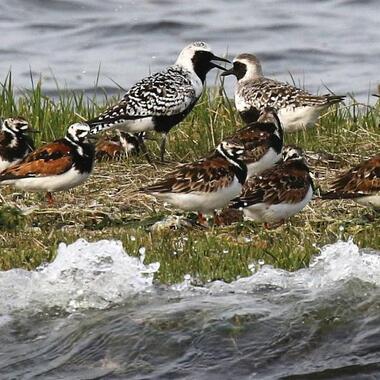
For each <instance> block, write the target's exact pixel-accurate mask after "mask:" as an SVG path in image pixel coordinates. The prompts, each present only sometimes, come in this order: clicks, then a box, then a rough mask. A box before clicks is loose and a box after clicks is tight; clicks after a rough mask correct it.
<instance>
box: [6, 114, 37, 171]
mask: <svg viewBox="0 0 380 380" xmlns="http://www.w3.org/2000/svg"><path fill="white" fill-rule="evenodd" d="M30 132H35V131H34V130H33V129H31V128H30V127H29V124H28V122H27V121H26V120H25V119H24V118H22V117H15V118H12V117H11V118H8V119H4V120H3V121H2V122H1V127H0V173H1V172H2V171H3V170H5V169H7V168H8V167H10V166H12V165H15V164H17V163H18V162H20V161H21V160H22V159H23V158H24V157H25V156H26V155H27V154H28V153H30V152H31V151H32V150H33V149H34V143H33V140H32V139H31V138H30V136H29V133H30Z"/></svg>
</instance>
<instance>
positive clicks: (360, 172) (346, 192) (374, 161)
mask: <svg viewBox="0 0 380 380" xmlns="http://www.w3.org/2000/svg"><path fill="white" fill-rule="evenodd" d="M321 198H322V199H353V200H354V201H356V202H357V203H359V204H362V205H364V206H367V207H372V208H374V209H376V210H380V154H377V155H375V156H373V157H372V158H370V159H369V160H366V161H362V162H361V163H360V164H358V165H356V166H355V167H353V168H352V169H350V170H348V171H347V172H345V173H342V174H341V175H340V176H338V178H337V179H335V180H334V181H333V183H332V184H331V189H330V191H329V192H327V193H324V194H322V195H321Z"/></svg>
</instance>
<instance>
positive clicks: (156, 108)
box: [87, 42, 229, 161]
mask: <svg viewBox="0 0 380 380" xmlns="http://www.w3.org/2000/svg"><path fill="white" fill-rule="evenodd" d="M212 61H223V62H229V61H228V60H227V59H224V58H220V57H217V56H215V55H214V54H213V53H212V52H211V49H210V47H209V46H208V45H207V44H206V43H205V42H193V43H191V44H190V45H188V46H186V47H185V48H184V49H183V50H182V51H181V53H180V54H179V56H178V58H177V61H176V62H175V64H174V65H172V66H170V67H169V68H167V69H166V70H163V71H161V72H159V73H156V74H153V75H151V76H148V77H146V78H144V79H142V80H140V81H139V82H137V83H136V84H135V85H134V86H132V87H131V88H130V89H129V90H128V91H127V93H126V94H125V95H124V97H123V98H122V99H121V100H120V101H119V103H118V104H116V105H114V106H112V107H109V108H108V109H107V110H106V111H104V112H103V113H102V114H100V115H99V116H97V117H96V118H94V119H92V120H89V121H88V122H87V123H88V124H89V125H90V126H91V132H92V133H98V132H101V131H103V130H106V129H109V128H114V127H116V128H122V129H124V130H126V131H128V132H132V133H136V132H144V131H149V130H154V131H156V132H160V133H162V135H163V138H162V141H161V146H160V149H161V161H163V158H164V153H165V144H166V137H167V133H168V132H169V131H170V130H171V128H173V127H174V126H175V125H176V124H178V123H179V122H181V121H182V120H183V119H184V118H185V117H186V115H187V114H188V113H189V112H190V111H191V110H192V108H193V107H194V105H195V103H196V102H197V100H198V99H199V97H200V96H201V94H202V91H203V85H204V82H205V79H206V74H207V73H208V72H209V71H210V70H211V69H212V68H214V67H216V68H219V69H222V70H225V68H224V67H222V66H219V65H217V64H216V63H214V62H212Z"/></svg>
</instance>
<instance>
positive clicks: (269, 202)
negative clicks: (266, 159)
mask: <svg viewBox="0 0 380 380" xmlns="http://www.w3.org/2000/svg"><path fill="white" fill-rule="evenodd" d="M283 157H284V158H283V162H281V163H278V164H277V165H276V166H274V167H273V168H271V169H268V170H265V171H264V172H262V173H261V174H260V175H258V176H254V177H251V178H250V179H249V180H248V181H247V183H246V184H245V185H244V188H243V191H242V193H241V194H240V196H239V198H237V199H235V200H234V201H232V207H233V208H239V209H240V208H241V209H242V210H243V212H244V216H245V217H246V218H247V219H249V220H254V221H257V222H262V223H264V224H265V226H266V227H267V228H272V227H277V226H279V225H281V224H282V223H284V221H285V220H286V219H288V218H290V217H291V216H293V215H295V214H296V213H297V212H299V211H301V210H302V209H303V208H304V207H305V206H306V205H307V204H308V203H309V202H310V200H311V198H312V196H313V181H312V178H311V176H310V173H309V168H308V167H307V165H306V163H305V160H304V158H303V155H302V151H301V149H300V148H297V147H293V146H287V147H285V148H284V149H283Z"/></svg>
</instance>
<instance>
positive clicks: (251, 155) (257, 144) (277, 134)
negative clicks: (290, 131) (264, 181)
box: [225, 107, 283, 178]
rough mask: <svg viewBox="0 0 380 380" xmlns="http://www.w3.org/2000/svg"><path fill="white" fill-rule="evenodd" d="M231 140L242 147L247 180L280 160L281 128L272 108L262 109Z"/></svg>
mask: <svg viewBox="0 0 380 380" xmlns="http://www.w3.org/2000/svg"><path fill="white" fill-rule="evenodd" d="M232 139H234V140H235V141H239V142H240V143H241V144H242V145H244V154H243V156H242V160H243V161H244V162H245V164H246V165H247V169H248V175H247V177H248V178H249V177H252V176H253V175H258V174H260V173H261V172H262V171H264V170H266V169H269V168H271V167H272V166H274V164H275V163H276V162H277V161H279V160H280V159H281V158H282V153H281V152H282V144H283V132H282V126H281V122H280V120H279V118H278V117H277V114H276V112H275V111H274V110H273V109H272V108H269V107H265V108H263V109H262V110H261V112H260V116H259V119H258V120H257V121H254V122H252V123H249V124H248V125H247V126H246V127H244V128H242V129H240V130H238V131H236V132H235V133H234V134H233V136H232ZM225 140H226V141H228V140H229V138H226V139H225Z"/></svg>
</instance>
